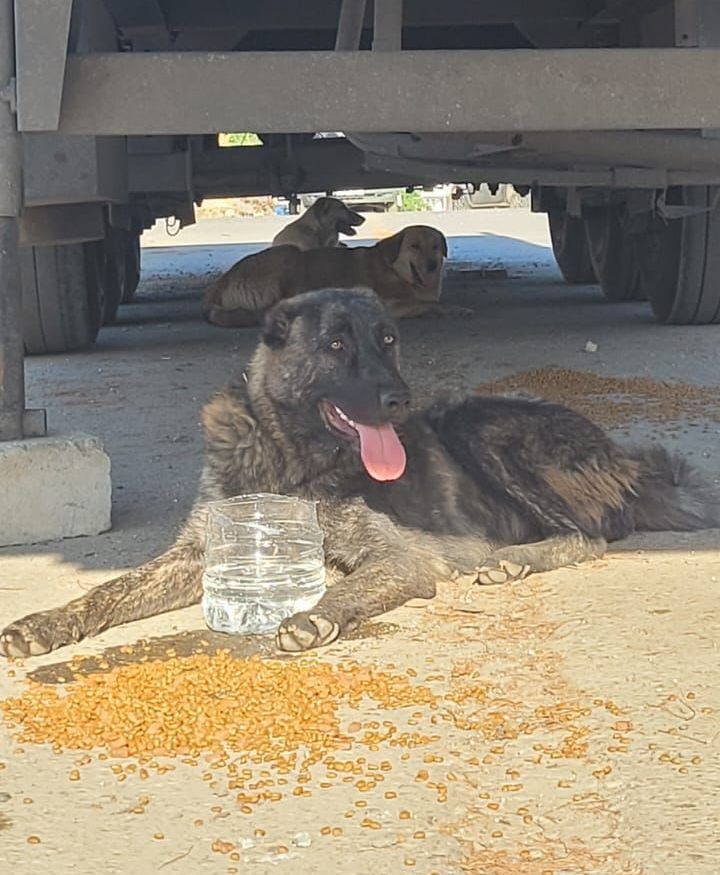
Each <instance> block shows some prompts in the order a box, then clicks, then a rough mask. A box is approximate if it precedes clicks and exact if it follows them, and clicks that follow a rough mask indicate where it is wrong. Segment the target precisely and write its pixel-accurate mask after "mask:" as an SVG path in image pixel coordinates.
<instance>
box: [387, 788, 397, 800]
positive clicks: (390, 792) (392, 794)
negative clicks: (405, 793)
mask: <svg viewBox="0 0 720 875" xmlns="http://www.w3.org/2000/svg"><path fill="white" fill-rule="evenodd" d="M385 798H386V799H397V793H396V792H395V791H394V790H386V791H385Z"/></svg>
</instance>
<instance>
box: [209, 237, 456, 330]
mask: <svg viewBox="0 0 720 875" xmlns="http://www.w3.org/2000/svg"><path fill="white" fill-rule="evenodd" d="M446 257H447V241H446V240H445V237H444V235H443V234H441V233H440V231H437V230H436V229H435V228H429V227H427V226H426V225H411V226H410V227H409V228H405V230H404V231H400V233H399V234H394V235H393V236H392V237H388V238H387V239H385V240H381V241H380V242H379V243H376V244H375V245H374V246H358V247H355V248H353V249H342V248H332V249H330V248H326V249H309V250H306V251H303V250H300V249H298V248H297V247H295V246H273V247H272V248H271V249H265V250H264V251H263V252H258V253H257V254H255V255H249V256H248V257H247V258H243V259H242V260H241V261H238V262H237V264H234V265H233V266H232V267H231V268H230V270H228V271H227V273H225V274H223V275H222V276H221V277H220V279H219V280H217V281H216V282H215V283H214V284H213V285H212V286H210V288H208V289H207V291H206V292H205V296H204V298H203V315H204V316H205V318H206V319H207V321H208V322H210V323H211V324H213V325H217V326H219V327H221V328H243V327H248V326H252V325H259V324H260V322H261V320H262V317H263V315H264V313H265V312H266V311H267V310H269V309H270V308H271V307H272V306H274V305H275V304H277V302H278V301H281V300H282V299H284V298H292V297H294V296H295V295H299V294H301V293H302V292H309V291H314V290H316V289H325V288H335V289H360V288H365V289H371V290H372V291H374V292H375V293H376V294H377V295H378V296H379V297H380V298H381V299H382V301H383V302H384V304H385V306H386V308H387V309H388V311H389V313H390V315H391V316H392V317H393V318H395V319H403V318H409V317H412V316H422V315H424V314H426V313H430V312H436V313H444V312H445V313H446V312H448V311H449V310H452V309H453V308H443V307H440V306H439V304H438V301H439V299H440V292H441V284H442V268H443V263H444V261H445V258H446ZM454 309H455V310H457V309H458V308H454ZM463 312H464V313H468V311H463Z"/></svg>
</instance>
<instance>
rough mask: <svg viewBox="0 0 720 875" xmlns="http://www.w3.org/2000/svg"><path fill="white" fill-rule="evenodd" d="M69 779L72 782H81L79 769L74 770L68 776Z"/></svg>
mask: <svg viewBox="0 0 720 875" xmlns="http://www.w3.org/2000/svg"><path fill="white" fill-rule="evenodd" d="M68 778H69V779H70V780H71V781H79V780H80V772H79V771H78V770H77V769H73V770H72V771H71V772H70V774H69V775H68Z"/></svg>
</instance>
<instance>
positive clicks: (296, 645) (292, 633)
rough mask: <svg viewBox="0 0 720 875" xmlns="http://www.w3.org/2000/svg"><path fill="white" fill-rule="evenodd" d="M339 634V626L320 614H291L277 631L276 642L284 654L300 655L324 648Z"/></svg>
mask: <svg viewBox="0 0 720 875" xmlns="http://www.w3.org/2000/svg"><path fill="white" fill-rule="evenodd" d="M339 634H340V626H339V625H338V624H337V623H333V621H332V620H328V619H327V618H325V617H322V616H320V614H312V613H302V614H293V616H292V617H288V619H287V620H283V621H282V623H281V624H280V628H279V629H278V631H277V635H276V641H277V646H278V647H279V648H280V650H284V651H285V652H286V653H300V652H301V651H303V650H310V649H312V648H313V647H324V646H325V645H326V644H332V642H333V641H334V640H335V639H336V638H337V637H338V635H339Z"/></svg>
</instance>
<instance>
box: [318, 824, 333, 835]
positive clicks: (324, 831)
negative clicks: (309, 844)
mask: <svg viewBox="0 0 720 875" xmlns="http://www.w3.org/2000/svg"><path fill="white" fill-rule="evenodd" d="M331 832H332V827H331V826H323V827H322V828H321V829H320V835H321V836H329V835H330V833H331Z"/></svg>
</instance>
